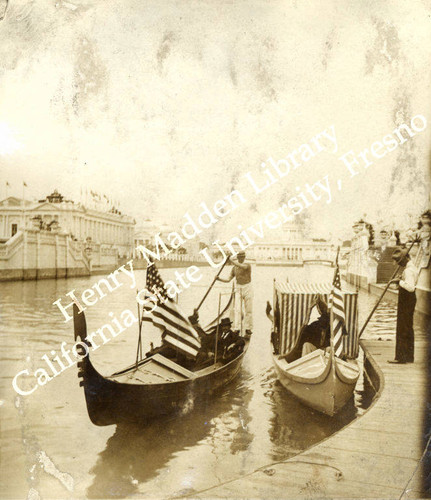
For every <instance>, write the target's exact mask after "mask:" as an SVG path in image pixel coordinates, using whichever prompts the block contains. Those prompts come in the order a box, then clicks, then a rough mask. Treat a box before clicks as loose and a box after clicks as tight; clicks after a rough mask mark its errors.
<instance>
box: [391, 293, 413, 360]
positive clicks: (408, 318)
mask: <svg viewBox="0 0 431 500" xmlns="http://www.w3.org/2000/svg"><path fill="white" fill-rule="evenodd" d="M415 306H416V294H415V292H408V291H407V290H405V289H404V288H402V287H400V288H399V289H398V312H397V331H396V344H395V359H396V360H398V361H402V362H410V363H413V361H414V340H415V338H414V332H413V313H414V311H415Z"/></svg>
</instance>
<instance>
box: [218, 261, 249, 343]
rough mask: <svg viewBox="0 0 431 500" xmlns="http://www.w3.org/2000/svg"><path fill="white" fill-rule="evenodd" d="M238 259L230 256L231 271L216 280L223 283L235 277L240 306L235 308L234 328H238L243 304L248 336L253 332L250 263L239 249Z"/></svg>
mask: <svg viewBox="0 0 431 500" xmlns="http://www.w3.org/2000/svg"><path fill="white" fill-rule="evenodd" d="M237 257H238V259H234V258H232V257H231V258H230V259H229V260H230V262H231V263H232V264H233V267H232V271H231V273H230V276H229V278H228V279H224V278H220V277H218V278H217V280H218V281H221V282H223V283H229V282H230V281H232V279H233V278H235V281H236V285H237V289H238V292H239V295H240V307H238V306H237V307H236V308H235V317H234V328H235V329H236V330H239V329H240V325H241V314H242V310H241V309H242V307H241V306H242V304H244V313H245V318H244V322H245V334H246V336H248V337H250V336H251V334H252V332H253V288H252V284H251V265H250V264H248V263H246V262H244V260H245V252H244V251H240V252H238V254H237Z"/></svg>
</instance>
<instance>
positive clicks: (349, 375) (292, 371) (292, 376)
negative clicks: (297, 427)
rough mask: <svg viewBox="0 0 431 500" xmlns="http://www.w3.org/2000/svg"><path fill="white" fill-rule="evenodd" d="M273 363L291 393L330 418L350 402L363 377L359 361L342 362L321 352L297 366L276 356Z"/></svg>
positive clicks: (299, 362) (316, 352)
mask: <svg viewBox="0 0 431 500" xmlns="http://www.w3.org/2000/svg"><path fill="white" fill-rule="evenodd" d="M273 362H274V366H275V369H276V371H277V376H278V379H279V380H280V382H281V384H282V385H283V386H284V387H285V388H286V389H287V391H288V392H290V393H291V394H293V395H294V396H295V397H296V398H298V399H299V400H300V401H301V402H302V403H304V404H305V405H307V406H309V407H311V408H313V409H314V410H317V411H319V412H321V413H325V414H326V415H330V416H333V415H335V414H336V413H337V412H338V411H339V410H340V409H341V408H342V407H343V406H345V405H346V403H347V402H348V401H349V400H350V398H351V397H352V395H353V391H354V389H355V386H356V382H357V380H358V378H359V373H360V372H359V367H358V364H357V362H356V361H355V360H351V361H350V360H349V361H342V360H340V359H338V358H333V357H332V356H331V355H329V354H328V353H325V352H324V351H322V350H321V349H318V350H317V351H314V352H312V353H310V354H308V355H306V356H304V357H302V358H300V359H299V360H297V361H295V362H293V363H287V361H286V360H285V359H284V357H283V356H279V355H275V354H274V355H273Z"/></svg>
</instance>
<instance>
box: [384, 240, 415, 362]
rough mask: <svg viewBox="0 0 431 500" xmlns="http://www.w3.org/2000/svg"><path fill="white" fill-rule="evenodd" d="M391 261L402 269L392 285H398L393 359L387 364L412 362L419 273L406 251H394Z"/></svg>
mask: <svg viewBox="0 0 431 500" xmlns="http://www.w3.org/2000/svg"><path fill="white" fill-rule="evenodd" d="M392 259H393V260H394V261H395V262H396V263H397V264H398V265H399V266H400V267H401V268H403V269H404V270H403V273H402V275H401V279H400V278H395V279H394V280H392V283H397V284H399V288H398V311H397V330H396V344H395V359H394V360H390V361H388V363H399V364H404V363H413V362H414V332H413V313H414V311H415V306H416V293H415V289H416V282H417V280H418V275H419V272H418V270H417V269H416V267H415V266H414V264H413V262H411V260H410V256H409V254H408V253H407V251H406V250H395V252H394V253H393V256H392Z"/></svg>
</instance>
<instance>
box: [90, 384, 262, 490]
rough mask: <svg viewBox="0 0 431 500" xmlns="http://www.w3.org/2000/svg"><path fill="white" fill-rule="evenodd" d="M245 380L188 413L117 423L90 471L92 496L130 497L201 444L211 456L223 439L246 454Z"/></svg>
mask: <svg viewBox="0 0 431 500" xmlns="http://www.w3.org/2000/svg"><path fill="white" fill-rule="evenodd" d="M243 382H244V381H243V378H242V377H240V378H239V379H238V380H237V381H236V382H232V383H231V384H229V385H228V386H227V387H226V388H225V389H224V391H223V392H222V393H219V394H218V395H217V396H218V397H216V398H215V399H214V400H212V401H211V402H210V403H209V404H204V405H197V406H196V407H195V408H194V409H193V410H192V411H191V412H190V413H189V414H187V415H183V416H170V417H164V418H160V419H157V420H153V421H151V422H149V423H148V424H147V425H145V426H135V425H119V426H117V428H116V430H115V433H114V435H113V436H112V437H110V438H109V439H108V441H107V443H106V448H105V449H104V450H103V451H102V452H101V453H99V456H98V459H97V462H96V465H95V466H94V467H93V468H92V469H91V470H90V473H91V474H94V480H93V484H92V485H91V486H90V487H89V488H88V490H87V496H88V497H89V498H100V497H103V498H104V497H116V498H125V497H127V496H130V495H132V494H134V493H137V492H139V491H141V488H142V486H143V485H145V484H146V483H148V482H149V481H151V480H152V479H154V478H156V477H157V476H158V474H159V473H160V472H161V471H163V470H164V468H165V467H166V466H167V464H168V463H169V461H170V460H171V459H172V457H174V456H175V455H178V454H179V453H181V452H184V451H187V450H190V449H193V448H195V447H197V446H199V443H201V444H202V445H208V447H209V448H210V449H211V448H212V451H211V453H212V454H217V450H218V449H219V448H220V445H221V443H222V442H227V443H229V448H230V453H231V454H236V453H238V452H245V451H246V450H247V449H248V447H249V445H250V443H251V442H252V440H253V434H252V433H250V432H248V431H247V423H248V422H250V420H251V417H250V414H249V412H248V404H249V402H250V400H251V398H252V395H253V391H252V390H249V389H248V388H247V387H246V385H244V383H243ZM166 486H167V487H169V485H166ZM172 487H173V488H174V489H175V488H176V485H174V484H172ZM179 493H184V492H183V491H180V492H179Z"/></svg>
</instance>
